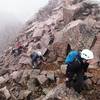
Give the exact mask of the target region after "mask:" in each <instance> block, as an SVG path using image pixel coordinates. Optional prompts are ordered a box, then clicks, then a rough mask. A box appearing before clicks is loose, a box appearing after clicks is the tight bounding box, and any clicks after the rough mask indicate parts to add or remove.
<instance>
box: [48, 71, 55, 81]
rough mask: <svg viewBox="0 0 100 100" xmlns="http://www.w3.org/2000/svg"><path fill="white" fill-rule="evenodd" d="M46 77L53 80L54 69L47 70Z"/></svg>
mask: <svg viewBox="0 0 100 100" xmlns="http://www.w3.org/2000/svg"><path fill="white" fill-rule="evenodd" d="M47 78H48V79H50V80H52V81H55V73H54V71H48V72H47Z"/></svg>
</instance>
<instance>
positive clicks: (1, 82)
mask: <svg viewBox="0 0 100 100" xmlns="http://www.w3.org/2000/svg"><path fill="white" fill-rule="evenodd" d="M5 82H6V79H5V78H4V77H2V76H1V77H0V85H1V84H4V83H5Z"/></svg>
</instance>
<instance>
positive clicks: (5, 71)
mask: <svg viewBox="0 0 100 100" xmlns="http://www.w3.org/2000/svg"><path fill="white" fill-rule="evenodd" d="M7 72H9V69H6V68H1V69H0V76H2V75H4V74H6V73H7Z"/></svg>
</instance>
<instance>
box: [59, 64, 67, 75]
mask: <svg viewBox="0 0 100 100" xmlns="http://www.w3.org/2000/svg"><path fill="white" fill-rule="evenodd" d="M60 69H61V72H62V73H63V74H66V70H67V64H66V65H61V67H60Z"/></svg>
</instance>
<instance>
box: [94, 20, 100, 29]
mask: <svg viewBox="0 0 100 100" xmlns="http://www.w3.org/2000/svg"><path fill="white" fill-rule="evenodd" d="M95 27H96V28H97V29H100V21H98V22H96V23H95Z"/></svg>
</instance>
